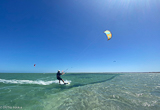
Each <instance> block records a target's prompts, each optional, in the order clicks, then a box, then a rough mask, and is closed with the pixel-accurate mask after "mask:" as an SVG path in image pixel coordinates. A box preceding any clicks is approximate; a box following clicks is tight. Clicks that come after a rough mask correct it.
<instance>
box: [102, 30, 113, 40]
mask: <svg viewBox="0 0 160 110" xmlns="http://www.w3.org/2000/svg"><path fill="white" fill-rule="evenodd" d="M104 33H105V34H106V35H107V38H108V40H110V39H111V38H112V33H111V32H110V31H109V30H106V31H104Z"/></svg>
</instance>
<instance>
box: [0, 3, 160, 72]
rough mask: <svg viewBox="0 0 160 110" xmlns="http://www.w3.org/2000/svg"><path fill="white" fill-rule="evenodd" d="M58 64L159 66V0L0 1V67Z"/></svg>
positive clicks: (78, 67) (121, 68)
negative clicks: (108, 34) (106, 31)
mask: <svg viewBox="0 0 160 110" xmlns="http://www.w3.org/2000/svg"><path fill="white" fill-rule="evenodd" d="M105 30H110V31H111V33H112V35H113V36H112V39H111V40H109V41H107V38H106V35H105V34H104V31H105ZM34 64H36V66H35V67H34ZM59 69H60V70H66V69H68V72H156V71H160V0H1V1H0V72H25V73H26V72H31V73H36V72H40V73H47V72H49V73H52V72H56V71H57V70H59Z"/></svg>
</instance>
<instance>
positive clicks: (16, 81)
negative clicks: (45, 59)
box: [0, 79, 71, 85]
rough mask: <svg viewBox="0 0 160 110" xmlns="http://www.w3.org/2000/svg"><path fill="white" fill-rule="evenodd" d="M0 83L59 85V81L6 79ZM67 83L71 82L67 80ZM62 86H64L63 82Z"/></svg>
mask: <svg viewBox="0 0 160 110" xmlns="http://www.w3.org/2000/svg"><path fill="white" fill-rule="evenodd" d="M0 82H2V83H5V84H38V85H50V84H52V83H57V84H59V80H54V81H43V80H36V81H33V80H16V79H13V80H6V79H0ZM64 82H65V83H68V82H69V83H70V82H71V81H68V80H65V81H64ZM60 84H64V83H63V82H62V81H61V82H60Z"/></svg>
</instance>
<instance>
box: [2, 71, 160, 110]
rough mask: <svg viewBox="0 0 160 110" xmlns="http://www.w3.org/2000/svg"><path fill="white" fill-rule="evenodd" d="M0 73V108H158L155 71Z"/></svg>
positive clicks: (159, 88)
mask: <svg viewBox="0 0 160 110" xmlns="http://www.w3.org/2000/svg"><path fill="white" fill-rule="evenodd" d="M62 79H63V80H64V81H65V82H70V84H69V85H64V84H63V83H62V82H61V84H59V81H58V80H57V79H56V73H0V110H1V109H3V110H11V109H18V110H160V74H158V73H66V74H64V75H62Z"/></svg>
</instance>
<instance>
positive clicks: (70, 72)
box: [0, 72, 160, 74]
mask: <svg viewBox="0 0 160 110" xmlns="http://www.w3.org/2000/svg"><path fill="white" fill-rule="evenodd" d="M1 73H4V74H5V73H6V72H0V74H1ZM8 73H10V72H8ZM67 73H68V74H69V73H70V74H80V73H81V74H83V73H88V74H89V73H95V74H98V73H100V74H117V73H160V72H67ZM67 73H66V74H67ZM12 74H13V73H12ZM18 74H22V73H18ZM25 74H27V73H25ZM28 74H30V73H28ZM35 74H53V73H35Z"/></svg>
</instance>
